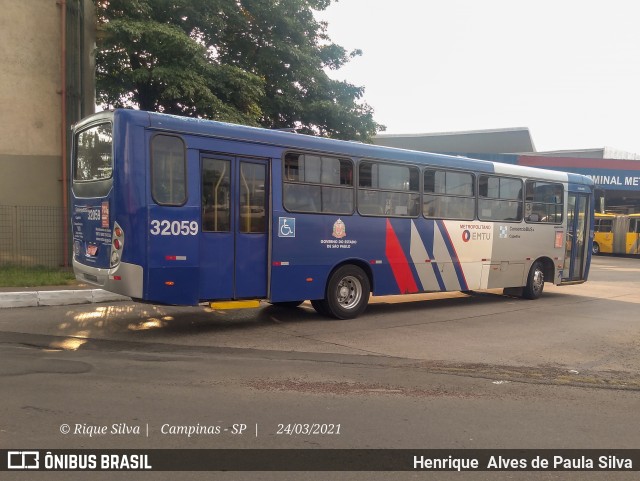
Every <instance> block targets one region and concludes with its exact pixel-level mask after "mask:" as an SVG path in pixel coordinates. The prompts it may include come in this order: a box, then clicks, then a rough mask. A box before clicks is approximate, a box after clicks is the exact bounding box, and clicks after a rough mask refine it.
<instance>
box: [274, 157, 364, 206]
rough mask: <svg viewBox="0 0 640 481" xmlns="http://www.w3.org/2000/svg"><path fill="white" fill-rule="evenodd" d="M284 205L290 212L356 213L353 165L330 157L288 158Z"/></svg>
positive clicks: (347, 160) (285, 167)
mask: <svg viewBox="0 0 640 481" xmlns="http://www.w3.org/2000/svg"><path fill="white" fill-rule="evenodd" d="M282 191H283V204H284V208H285V209H286V210H288V211H289V212H326V213H332V214H352V213H353V205H354V195H353V194H354V192H353V191H354V186H353V163H352V162H351V160H349V159H342V158H338V157H331V156H326V155H313V154H299V153H293V152H289V153H287V154H286V155H285V157H284V176H283V185H282Z"/></svg>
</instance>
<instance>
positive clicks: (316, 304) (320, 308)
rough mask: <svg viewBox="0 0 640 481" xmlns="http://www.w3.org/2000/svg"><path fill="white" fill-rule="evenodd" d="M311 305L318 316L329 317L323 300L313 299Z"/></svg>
mask: <svg viewBox="0 0 640 481" xmlns="http://www.w3.org/2000/svg"><path fill="white" fill-rule="evenodd" d="M311 305H312V306H313V308H314V309H315V310H316V312H317V313H318V314H320V315H321V316H330V315H331V314H329V311H327V309H326V306H325V302H324V299H313V300H312V301H311Z"/></svg>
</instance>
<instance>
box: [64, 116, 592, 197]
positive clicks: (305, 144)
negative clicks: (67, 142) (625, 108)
mask: <svg viewBox="0 0 640 481" xmlns="http://www.w3.org/2000/svg"><path fill="white" fill-rule="evenodd" d="M109 116H114V117H115V118H119V119H121V120H124V121H125V122H133V123H136V124H141V125H144V126H146V127H149V128H153V129H157V130H162V131H170V132H177V133H183V134H190V135H201V136H207V137H215V138H224V139H231V140H238V141H242V142H251V143H258V144H266V145H277V146H279V147H283V148H286V149H292V150H296V149H297V150H306V151H315V152H319V153H325V154H334V155H343V156H349V157H355V158H363V159H376V160H389V161H402V162H412V163H417V164H422V165H433V166H443V167H452V168H457V169H462V170H471V171H480V172H487V173H499V174H505V175H513V176H522V177H530V178H538V179H545V180H555V181H567V176H568V181H569V182H570V183H574V184H583V185H587V186H593V185H594V184H593V181H592V180H591V179H590V178H589V177H587V176H583V175H579V174H572V173H567V172H561V171H555V170H548V169H540V168H535V167H528V166H519V165H513V164H505V163H500V162H492V161H487V160H479V159H472V158H469V157H463V156H454V155H445V154H435V153H428V152H419V151H414V150H405V149H399V148H395V147H386V146H379V145H373V144H364V143H361V142H355V141H345V140H336V139H328V138H324V137H314V136H311V135H305V134H298V133H291V132H285V131H279V130H270V129H264V128H259V127H250V126H246V125H238V124H230V123H225V122H218V121H214V120H205V119H197V118H191V117H180V116H176V115H168V114H160V113H156V112H146V111H141V110H130V109H116V110H114V111H109V112H100V113H97V114H95V115H94V116H91V117H89V118H87V119H84V120H82V121H81V122H79V123H78V124H77V126H76V127H77V128H80V127H82V126H83V125H84V124H86V123H89V122H91V121H92V120H93V121H95V119H96V118H100V117H102V118H108V117H109Z"/></svg>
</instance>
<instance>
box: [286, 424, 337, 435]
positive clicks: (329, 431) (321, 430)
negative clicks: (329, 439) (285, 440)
mask: <svg viewBox="0 0 640 481" xmlns="http://www.w3.org/2000/svg"><path fill="white" fill-rule="evenodd" d="M340 428H341V425H340V424H320V423H289V424H284V423H283V424H278V429H277V431H276V434H284V435H287V436H295V435H301V436H331V435H339V434H340Z"/></svg>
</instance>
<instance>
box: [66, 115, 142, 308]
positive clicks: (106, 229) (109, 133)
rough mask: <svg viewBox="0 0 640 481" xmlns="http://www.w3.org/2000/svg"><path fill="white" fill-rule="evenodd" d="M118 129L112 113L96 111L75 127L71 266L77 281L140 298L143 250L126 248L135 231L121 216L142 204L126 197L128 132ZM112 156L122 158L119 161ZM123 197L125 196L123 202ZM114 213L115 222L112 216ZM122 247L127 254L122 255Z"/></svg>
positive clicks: (138, 200) (127, 190) (129, 246)
mask: <svg viewBox="0 0 640 481" xmlns="http://www.w3.org/2000/svg"><path fill="white" fill-rule="evenodd" d="M117 128H118V122H117V120H116V118H115V116H114V113H113V112H105V113H101V114H97V115H94V116H92V117H90V118H88V119H86V120H84V121H82V122H80V123H78V124H77V125H76V126H75V127H74V136H73V139H74V141H73V153H72V156H73V160H72V169H73V172H72V179H73V183H72V197H73V200H72V229H73V268H74V271H75V273H76V278H77V279H78V280H80V281H83V282H86V283H89V284H92V285H96V286H98V287H101V288H104V289H106V290H109V291H112V292H116V293H120V294H124V295H127V296H130V297H134V298H142V286H143V269H142V267H141V262H140V261H141V259H142V258H143V256H144V252H141V251H139V252H136V249H135V248H134V246H132V245H127V249H125V244H128V242H127V241H128V237H129V235H130V234H134V233H135V230H134V229H133V226H132V224H131V222H130V220H129V218H128V217H123V216H122V213H124V212H131V211H132V209H133V210H135V209H137V208H140V207H141V206H142V199H137V200H136V198H135V196H134V197H130V194H131V191H130V189H129V188H127V186H126V184H127V182H125V181H124V177H123V175H124V173H125V170H127V169H125V163H124V158H125V157H127V156H128V155H129V154H128V152H126V151H125V149H124V144H125V142H124V140H125V139H126V138H127V137H126V136H125V135H114V132H115V131H116V129H117ZM114 139H118V141H117V142H115V141H114ZM116 159H118V160H119V161H120V162H118V166H116V164H117V162H116ZM127 167H129V165H127ZM132 174H133V175H134V178H135V171H133V172H129V173H128V174H127V175H132ZM138 178H140V179H144V172H139V173H138ZM126 197H129V199H128V200H127V202H125V201H124V200H125V198H126ZM127 203H128V205H127ZM118 213H120V215H121V218H120V219H119V221H118V220H116V216H117V215H118ZM125 233H126V234H127V235H125ZM143 245H144V243H143ZM124 252H127V255H123V253H124ZM127 257H128V258H127ZM136 257H137V258H136Z"/></svg>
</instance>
